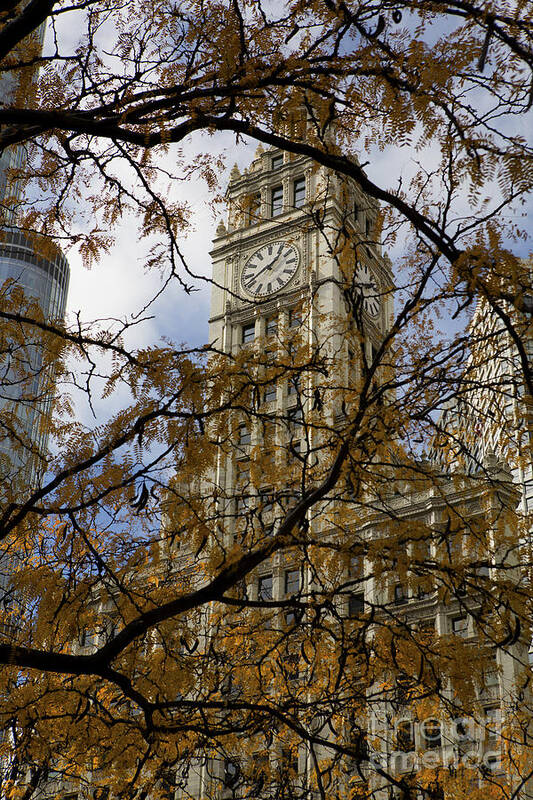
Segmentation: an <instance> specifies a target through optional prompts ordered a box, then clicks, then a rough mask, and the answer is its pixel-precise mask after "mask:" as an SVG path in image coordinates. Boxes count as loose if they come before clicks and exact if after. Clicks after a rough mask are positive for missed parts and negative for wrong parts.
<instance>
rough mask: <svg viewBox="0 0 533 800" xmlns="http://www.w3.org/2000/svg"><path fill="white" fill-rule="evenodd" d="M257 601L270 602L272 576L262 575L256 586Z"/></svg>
mask: <svg viewBox="0 0 533 800" xmlns="http://www.w3.org/2000/svg"><path fill="white" fill-rule="evenodd" d="M257 599H258V600H272V575H262V576H261V577H260V578H259V582H258V584H257Z"/></svg>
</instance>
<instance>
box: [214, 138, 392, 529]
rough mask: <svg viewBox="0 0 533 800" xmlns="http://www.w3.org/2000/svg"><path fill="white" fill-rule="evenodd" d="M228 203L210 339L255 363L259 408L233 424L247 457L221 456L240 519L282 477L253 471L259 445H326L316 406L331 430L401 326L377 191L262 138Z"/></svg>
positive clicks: (221, 483)
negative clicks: (310, 423) (313, 419)
mask: <svg viewBox="0 0 533 800" xmlns="http://www.w3.org/2000/svg"><path fill="white" fill-rule="evenodd" d="M227 201H228V219H227V225H224V224H223V223H222V222H221V223H220V224H219V226H218V228H217V236H216V238H215V240H214V247H213V249H212V251H211V255H212V259H213V287H212V302H211V317H210V320H209V341H210V343H211V344H212V345H213V346H214V347H216V348H217V349H219V350H222V351H223V352H225V353H228V354H231V355H232V356H233V357H239V354H241V357H242V353H243V349H244V350H245V351H246V353H248V361H247V363H248V364H253V367H252V371H253V374H251V373H250V380H251V381H252V382H253V383H254V392H253V393H252V394H251V395H250V413H249V414H247V413H246V403H243V408H244V411H243V414H242V416H241V418H239V419H235V420H234V426H233V427H232V429H231V431H230V434H229V439H230V441H231V442H232V443H233V444H234V445H235V447H236V449H237V459H235V453H233V455H232V457H231V458H230V457H228V458H226V459H224V460H223V461H222V460H221V461H220V464H219V468H218V470H217V472H218V474H217V479H216V483H217V491H218V492H219V493H220V494H219V496H225V497H226V498H227V500H228V502H229V504H230V505H231V499H232V497H233V498H236V504H237V505H236V506H235V508H234V511H233V512H232V515H233V516H234V519H236V518H237V517H238V516H239V513H240V512H242V511H244V510H245V508H243V506H244V507H246V505H247V503H249V505H254V507H255V508H256V511H257V502H258V501H257V497H258V496H260V495H261V492H263V493H265V492H267V491H268V484H269V483H272V484H273V485H274V481H271V480H270V478H269V476H268V474H266V473H267V472H268V470H267V471H266V473H265V471H264V470H263V473H265V474H262V475H257V470H256V474H255V477H254V475H253V472H254V470H253V469H252V476H251V478H250V471H249V467H250V464H249V463H248V456H249V454H250V453H251V452H252V450H253V448H254V447H260V448H261V452H262V455H266V454H267V450H268V449H269V447H270V446H271V445H272V443H273V442H276V445H277V447H278V450H279V447H280V446H281V445H282V444H283V442H284V443H285V444H284V446H285V455H286V456H287V457H289V460H290V455H291V454H293V455H294V456H295V457H296V458H298V457H299V458H300V460H302V458H303V457H304V456H305V450H306V449H307V451H309V450H313V448H314V450H315V453H316V452H317V451H318V449H319V448H317V447H316V438H317V434H316V432H313V430H310V429H309V428H307V427H306V421H307V417H308V414H310V412H311V411H312V410H314V411H315V412H316V410H317V406H318V407H319V409H320V410H321V413H322V417H323V420H324V425H323V427H324V430H326V429H327V428H328V427H329V428H330V429H331V427H332V426H335V425H336V424H337V423H338V421H339V419H340V417H341V416H342V409H343V408H344V409H345V408H346V403H345V396H344V395H343V389H346V390H351V391H352V393H353V391H355V388H356V386H357V382H358V379H360V377H361V374H362V371H363V369H364V368H365V367H368V365H369V364H371V362H372V360H373V358H374V356H375V354H376V353H377V351H378V349H379V345H380V343H381V341H382V339H383V335H384V333H385V331H386V330H387V329H388V327H389V326H390V324H391V319H392V313H393V302H392V288H393V282H392V274H391V268H390V262H389V260H388V258H387V257H386V256H384V255H383V254H382V252H381V244H380V242H379V241H378V236H377V235H376V233H375V231H377V230H378V228H379V225H378V215H379V207H378V204H377V203H376V201H374V200H373V199H372V198H369V197H367V196H366V195H364V194H363V193H362V191H361V189H360V188H359V187H358V186H357V185H356V184H355V183H353V182H350V181H349V180H348V179H346V178H341V177H340V176H337V175H336V174H334V173H332V172H331V171H330V170H327V169H326V168H325V167H321V166H318V165H317V164H316V163H315V162H313V161H311V160H310V159H309V158H306V157H302V156H293V155H290V154H288V153H283V152H282V151H281V150H277V149H269V150H264V149H263V147H262V146H261V145H259V147H258V149H257V151H256V154H255V158H254V160H253V161H252V163H251V164H250V166H249V167H248V168H247V169H245V170H244V172H243V173H242V174H241V173H240V171H239V169H238V168H237V166H234V167H233V170H232V172H231V178H230V183H229V187H228V190H227ZM297 353H298V354H299V355H298V357H297V356H296V354H297ZM291 358H293V359H297V358H299V360H293V361H292V362H291ZM377 374H379V373H377ZM269 421H272V422H273V426H271V430H270V431H269V432H268V433H267V434H266V435H265V425H267V426H268V423H269ZM274 423H275V424H274ZM315 429H316V426H315ZM313 436H314V438H315V442H313ZM239 444H241V445H242V447H241V448H240V450H239V447H238V446H239ZM234 449H235V448H234ZM277 460H278V462H279V452H278V453H277ZM315 460H316V456H315ZM230 462H231V463H230ZM279 468H280V464H279V463H278V464H277V470H278V471H277V473H275V474H279ZM261 483H264V484H266V486H263V487H261ZM258 484H259V485H258ZM254 496H255V497H254ZM267 506H270V503H267ZM228 507H229V506H228ZM264 523H265V524H264V527H265V528H266V529H270V528H271V525H270V523H269V521H268V519H265V521H264ZM230 527H232V526H231V525H230Z"/></svg>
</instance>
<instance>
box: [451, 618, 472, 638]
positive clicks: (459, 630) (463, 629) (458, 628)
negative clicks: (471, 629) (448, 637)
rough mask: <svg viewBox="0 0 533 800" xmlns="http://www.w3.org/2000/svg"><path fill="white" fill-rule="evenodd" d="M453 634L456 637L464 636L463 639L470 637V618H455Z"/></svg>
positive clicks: (453, 620)
mask: <svg viewBox="0 0 533 800" xmlns="http://www.w3.org/2000/svg"><path fill="white" fill-rule="evenodd" d="M452 632H453V633H454V634H455V635H456V636H462V637H463V638H466V637H467V636H468V618H467V617H455V618H454V619H452Z"/></svg>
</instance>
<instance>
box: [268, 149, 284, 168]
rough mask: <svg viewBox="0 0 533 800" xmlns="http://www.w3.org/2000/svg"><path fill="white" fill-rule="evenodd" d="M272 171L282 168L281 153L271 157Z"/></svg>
mask: <svg viewBox="0 0 533 800" xmlns="http://www.w3.org/2000/svg"><path fill="white" fill-rule="evenodd" d="M270 163H271V166H272V169H279V168H280V167H282V166H283V153H279V154H278V155H275V156H272V160H271V162H270Z"/></svg>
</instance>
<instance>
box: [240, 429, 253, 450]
mask: <svg viewBox="0 0 533 800" xmlns="http://www.w3.org/2000/svg"><path fill="white" fill-rule="evenodd" d="M251 441H252V436H251V433H250V430H249V428H248V427H247V426H246V425H239V444H240V445H241V447H244V446H246V445H247V444H250V442H251Z"/></svg>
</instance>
